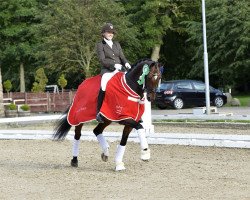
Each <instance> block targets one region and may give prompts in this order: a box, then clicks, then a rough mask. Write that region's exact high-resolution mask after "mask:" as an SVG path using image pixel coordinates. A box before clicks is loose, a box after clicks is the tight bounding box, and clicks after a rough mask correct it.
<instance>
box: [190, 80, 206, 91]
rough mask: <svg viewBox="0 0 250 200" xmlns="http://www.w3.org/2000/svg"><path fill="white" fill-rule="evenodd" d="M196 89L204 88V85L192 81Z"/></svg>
mask: <svg viewBox="0 0 250 200" xmlns="http://www.w3.org/2000/svg"><path fill="white" fill-rule="evenodd" d="M193 84H194V88H195V89H196V90H205V88H206V86H205V84H204V83H198V82H193Z"/></svg>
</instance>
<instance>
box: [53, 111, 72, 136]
mask: <svg viewBox="0 0 250 200" xmlns="http://www.w3.org/2000/svg"><path fill="white" fill-rule="evenodd" d="M69 108H70V107H68V108H67V110H66V111H65V112H64V113H63V115H62V118H61V119H59V120H58V121H57V122H56V126H55V128H54V133H53V136H52V138H53V140H64V139H65V137H66V136H67V134H68V132H69V130H70V128H71V125H70V124H69V122H68V120H67V115H68V112H69Z"/></svg>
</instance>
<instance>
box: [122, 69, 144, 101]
mask: <svg viewBox="0 0 250 200" xmlns="http://www.w3.org/2000/svg"><path fill="white" fill-rule="evenodd" d="M139 76H140V72H137V71H131V72H130V73H127V74H126V75H125V78H126V82H127V84H128V86H129V87H130V88H131V89H132V90H133V91H134V92H136V93H137V94H138V95H140V97H143V88H142V86H140V85H139V84H138V83H137V81H138V80H139Z"/></svg>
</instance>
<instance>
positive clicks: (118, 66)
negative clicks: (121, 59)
mask: <svg viewBox="0 0 250 200" xmlns="http://www.w3.org/2000/svg"><path fill="white" fill-rule="evenodd" d="M114 67H115V68H116V69H117V70H121V69H122V65H121V64H115V66H114Z"/></svg>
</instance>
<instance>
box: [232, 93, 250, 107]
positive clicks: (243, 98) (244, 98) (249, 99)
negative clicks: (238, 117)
mask: <svg viewBox="0 0 250 200" xmlns="http://www.w3.org/2000/svg"><path fill="white" fill-rule="evenodd" d="M234 98H237V99H239V101H240V105H241V106H250V94H248V95H247V94H245V95H236V96H234Z"/></svg>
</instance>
